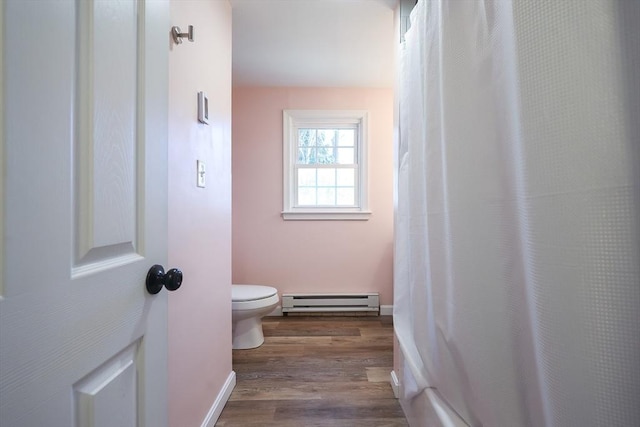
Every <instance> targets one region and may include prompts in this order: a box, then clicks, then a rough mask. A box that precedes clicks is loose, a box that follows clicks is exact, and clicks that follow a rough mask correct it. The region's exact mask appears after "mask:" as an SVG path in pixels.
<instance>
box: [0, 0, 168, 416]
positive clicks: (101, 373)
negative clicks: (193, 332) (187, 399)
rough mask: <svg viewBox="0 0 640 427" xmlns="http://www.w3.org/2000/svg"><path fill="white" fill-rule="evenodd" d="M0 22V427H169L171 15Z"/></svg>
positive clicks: (94, 10)
mask: <svg viewBox="0 0 640 427" xmlns="http://www.w3.org/2000/svg"><path fill="white" fill-rule="evenodd" d="M0 7H2V8H3V15H4V20H3V27H4V30H5V31H4V38H3V40H2V49H3V52H4V58H3V74H2V77H3V87H4V98H3V101H2V102H3V104H4V106H5V109H4V126H3V128H2V135H3V136H4V150H3V152H4V160H5V162H4V169H5V170H4V171H3V173H4V177H5V179H4V181H3V192H4V200H3V205H4V208H5V216H4V221H5V222H4V233H5V239H4V248H3V253H4V269H3V276H4V279H5V286H4V290H2V289H0V292H3V294H2V298H0V425H2V427H13V426H15V427H22V426H45V425H46V426H85V425H86V426H88V425H94V426H102V425H104V426H115V425H118V426H120V425H122V426H129V425H131V426H134V425H137V426H149V427H151V426H153V427H156V426H160V427H162V426H166V424H167V420H166V418H167V414H166V368H167V367H166V346H167V343H166V304H167V292H166V290H163V291H162V292H160V293H159V294H157V295H153V296H152V295H149V294H147V292H146V290H145V283H144V282H145V277H146V274H147V270H148V269H149V267H151V265H153V264H164V263H165V262H166V257H167V247H166V239H167V236H166V234H167V230H166V227H167V214H166V205H167V199H166V189H167V185H166V179H167V178H166V177H167V170H166V169H167V159H166V144H167V87H168V85H167V55H168V29H169V19H168V2H167V1H146V2H143V1H138V2H135V1H132V0H123V1H117V0H110V1H108V2H105V1H101V0H82V1H70V0H64V1H59V0H51V1H38V2H31V1H23V0H9V1H4V2H2V4H1V6H0Z"/></svg>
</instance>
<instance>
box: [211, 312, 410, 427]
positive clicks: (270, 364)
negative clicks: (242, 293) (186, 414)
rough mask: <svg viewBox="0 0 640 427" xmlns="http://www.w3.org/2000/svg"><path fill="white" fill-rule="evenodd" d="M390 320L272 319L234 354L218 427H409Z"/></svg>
mask: <svg viewBox="0 0 640 427" xmlns="http://www.w3.org/2000/svg"><path fill="white" fill-rule="evenodd" d="M391 319H392V318H391V316H381V317H377V316H376V317H372V316H368V317H319V316H313V317H297V316H296V317H293V316H290V317H269V318H264V319H263V330H264V335H265V343H264V344H263V345H262V346H261V347H259V348H257V349H252V350H234V351H233V369H234V371H235V372H236V375H237V377H236V379H237V384H236V387H235V389H234V391H233V393H232V394H231V397H230V399H229V402H227V404H226V406H225V409H224V411H223V412H222V414H221V416H220V418H219V420H218V422H217V423H216V426H219V427H228V426H237V427H252V426H260V427H268V426H278V427H290V426H291V427H293V426H296V427H329V426H330V427H337V426H344V427H361V426H362V427H365V426H366V427H392V426H393V427H395V426H408V424H407V421H406V419H405V417H404V414H403V412H402V409H401V408H400V404H399V403H398V401H397V400H396V399H395V398H394V397H393V391H392V390H391V385H390V383H389V375H390V372H391V369H392V366H393V325H392V320H391Z"/></svg>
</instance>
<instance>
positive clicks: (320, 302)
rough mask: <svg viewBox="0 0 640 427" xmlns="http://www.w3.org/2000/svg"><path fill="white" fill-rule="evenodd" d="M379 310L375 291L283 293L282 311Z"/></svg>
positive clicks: (377, 296)
mask: <svg viewBox="0 0 640 427" xmlns="http://www.w3.org/2000/svg"><path fill="white" fill-rule="evenodd" d="M351 311H375V312H380V296H379V294H378V293H377V292H365V293H349V294H342V293H338V294H283V295H282V313H285V314H286V313H312V312H315V313H317V312H351Z"/></svg>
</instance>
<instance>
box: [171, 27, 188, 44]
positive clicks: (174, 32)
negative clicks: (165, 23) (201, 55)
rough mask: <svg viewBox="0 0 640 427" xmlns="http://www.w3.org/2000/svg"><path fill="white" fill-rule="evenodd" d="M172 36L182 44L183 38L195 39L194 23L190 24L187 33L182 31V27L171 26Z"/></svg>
mask: <svg viewBox="0 0 640 427" xmlns="http://www.w3.org/2000/svg"><path fill="white" fill-rule="evenodd" d="M171 36H172V37H173V41H174V42H175V44H181V43H182V39H183V38H185V37H187V39H188V40H189V41H190V42H192V41H193V25H189V31H187V32H186V33H181V32H180V27H171Z"/></svg>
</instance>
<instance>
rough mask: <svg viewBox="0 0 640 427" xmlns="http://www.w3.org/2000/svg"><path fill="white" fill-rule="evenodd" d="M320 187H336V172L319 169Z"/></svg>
mask: <svg viewBox="0 0 640 427" xmlns="http://www.w3.org/2000/svg"><path fill="white" fill-rule="evenodd" d="M318 185H319V186H332V187H333V186H334V185H336V170H335V169H333V168H331V169H318Z"/></svg>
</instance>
